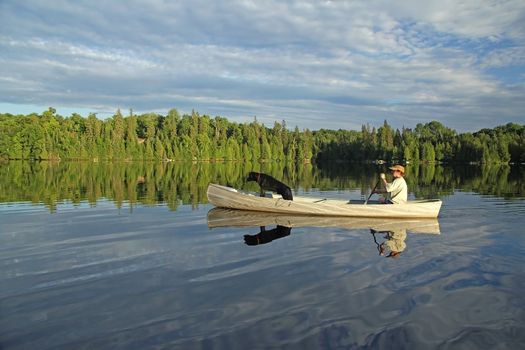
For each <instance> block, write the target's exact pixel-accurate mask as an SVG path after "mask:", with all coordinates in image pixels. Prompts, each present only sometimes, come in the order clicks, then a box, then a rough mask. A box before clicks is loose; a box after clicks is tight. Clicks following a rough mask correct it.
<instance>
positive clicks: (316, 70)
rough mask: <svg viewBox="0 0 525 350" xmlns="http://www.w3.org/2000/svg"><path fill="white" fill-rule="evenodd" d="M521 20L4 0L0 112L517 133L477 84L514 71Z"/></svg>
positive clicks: (493, 82)
mask: <svg viewBox="0 0 525 350" xmlns="http://www.w3.org/2000/svg"><path fill="white" fill-rule="evenodd" d="M102 7H103V8H104V11H100V8H102ZM523 9H524V5H522V4H521V3H520V2H513V1H506V2H497V3H496V2H491V1H486V2H479V1H477V2H472V1H470V2H468V1H467V2H457V1H446V2H443V1H439V2H438V1H427V2H416V1H402V2H394V3H392V2H386V1H384V2H374V3H372V4H370V3H369V2H354V1H351V2H350V1H331V2H318V1H261V2H259V1H257V2H254V1H231V2H228V3H223V2H210V1H204V0H196V1H192V2H186V1H177V2H168V3H165V2H163V1H160V0H159V1H147V2H143V1H130V2H127V3H126V5H123V4H122V3H118V4H117V3H111V2H110V3H104V5H103V6H102V3H100V2H98V1H91V2H68V1H65V2H61V3H57V2H47V1H25V2H16V1H14V0H5V1H3V2H2V3H0V32H1V33H2V34H1V36H0V52H2V55H0V64H1V66H0V76H2V77H3V79H1V80H0V96H3V101H0V102H11V103H15V104H16V103H20V104H23V103H28V101H30V102H31V103H35V104H36V103H41V104H43V105H55V106H57V107H58V106H61V105H64V104H67V105H68V106H71V107H74V106H78V107H79V108H80V107H83V108H89V107H90V106H93V108H95V106H96V108H108V109H110V110H111V109H112V107H113V109H116V108H117V107H120V108H128V107H132V108H134V109H136V110H137V109H140V110H143V111H151V110H161V109H163V108H166V109H167V108H170V107H177V108H179V109H182V110H184V109H185V110H186V111H189V110H191V109H192V108H195V109H197V110H199V111H201V112H202V113H208V114H212V115H216V114H221V113H225V114H224V115H225V116H227V117H232V118H244V117H246V116H253V115H257V116H258V118H260V119H261V120H262V119H264V118H268V119H270V118H275V119H277V120H280V119H287V120H289V125H295V124H297V125H300V126H302V127H310V128H316V127H321V126H322V127H331V126H333V127H334V128H337V127H344V125H352V126H355V125H357V124H359V123H360V122H371V123H376V122H378V123H379V122H382V120H383V119H388V120H389V121H392V122H393V123H394V124H397V125H403V124H404V125H407V126H410V125H411V124H412V122H424V121H429V120H431V119H435V118H438V119H440V120H442V121H443V122H444V123H445V124H447V125H450V126H452V127H455V125H458V127H462V128H466V127H468V121H469V120H472V119H473V118H477V119H478V120H479V119H481V120H486V122H487V123H489V124H488V125H486V126H491V125H494V124H498V123H503V122H507V121H509V120H512V121H518V122H523V120H524V116H523V113H522V111H523V110H524V109H523V107H524V106H523V102H521V99H519V98H518V97H519V96H520V95H523V92H524V91H523V90H524V86H523V84H521V85H520V84H516V82H515V81H513V83H512V84H509V83H508V82H507V81H506V80H505V79H504V77H498V76H497V75H495V74H493V73H491V74H490V75H489V74H488V73H487V69H489V68H495V67H496V68H501V67H503V68H505V67H508V66H511V65H512V66H518V67H522V68H523V66H524V65H525V62H524V56H525V55H524V53H523V52H524V46H525V40H524V37H525V33H524V30H523V26H522V25H520V23H523V20H524V19H525V18H524V17H525V15H524V10H523ZM522 72H523V71H522ZM522 74H523V73H522ZM521 79H522V81H523V75H521ZM28 91H30V92H31V94H30V95H31V96H28ZM488 100H490V101H491V104H490V105H489V106H487V104H486V103H485V101H488ZM498 118H500V119H498ZM459 119H461V123H464V124H461V126H459V125H460V122H459V121H458V120H459ZM349 120H351V122H349ZM478 120H476V122H475V123H474V122H473V123H472V125H476V127H477V126H478V125H479V121H478Z"/></svg>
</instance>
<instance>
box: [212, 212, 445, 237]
mask: <svg viewBox="0 0 525 350" xmlns="http://www.w3.org/2000/svg"><path fill="white" fill-rule="evenodd" d="M207 218H208V227H209V228H216V227H253V226H273V225H279V226H286V227H292V228H293V227H338V228H346V229H354V230H357V229H373V230H375V231H379V232H384V231H400V230H405V231H409V232H411V233H426V234H434V235H439V234H440V229H439V222H438V220H437V219H428V218H423V219H421V218H411V219H406V218H405V219H399V218H355V217H334V216H324V217H320V216H306V215H296V214H295V215H294V214H282V213H265V212H256V211H248V210H238V209H224V208H213V209H211V210H210V211H209V212H208V215H207Z"/></svg>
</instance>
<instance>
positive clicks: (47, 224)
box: [0, 162, 525, 349]
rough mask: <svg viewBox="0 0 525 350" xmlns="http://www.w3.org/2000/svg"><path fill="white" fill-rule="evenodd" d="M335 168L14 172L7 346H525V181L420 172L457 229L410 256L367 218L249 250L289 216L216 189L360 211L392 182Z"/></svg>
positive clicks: (0, 287) (20, 166)
mask: <svg viewBox="0 0 525 350" xmlns="http://www.w3.org/2000/svg"><path fill="white" fill-rule="evenodd" d="M334 168H336V169H335V170H334V169H321V170H320V169H316V168H315V167H312V166H304V167H299V168H296V167H293V166H287V167H283V166H279V165H269V164H266V165H263V166H262V169H261V166H260V165H255V164H254V165H252V164H248V165H243V164H222V165H220V164H219V165H214V164H188V165H183V164H154V163H149V164H148V163H147V164H93V163H64V162H62V163H60V164H52V163H22V162H10V163H3V164H0V203H1V204H0V348H1V349H88V348H89V349H120V348H122V349H148V348H170V349H171V348H181V349H253V348H255V349H257V348H293V349H294V348H297V349H318V348H326V349H328V348H330V349H337V348H343V349H353V348H385V349H390V348H392V349H402V348H404V349H423V348H424V349H428V348H440V349H441V348H444V349H448V348H450V349H518V348H523V345H524V344H525V294H524V293H525V292H524V291H525V274H524V272H523V269H524V266H525V254H524V253H525V230H524V226H525V200H524V199H525V191H524V186H525V169H523V168H521V169H520V168H509V167H503V168H500V167H492V168H487V167H486V168H476V167H468V168H459V169H451V168H443V167H428V166H427V167H421V168H415V167H413V168H411V169H409V175H408V177H407V179H408V182H409V186H410V189H411V194H410V195H411V197H417V198H431V197H440V198H441V199H442V200H443V207H442V211H441V214H440V217H439V219H438V222H437V225H438V227H439V231H440V234H437V233H436V232H435V226H432V225H431V226H432V227H433V229H432V230H428V231H432V232H426V233H425V232H420V233H412V232H411V230H408V234H407V235H406V237H402V238H401V239H398V241H397V244H398V245H401V246H403V248H402V249H403V250H402V253H401V254H400V255H399V256H397V257H395V258H391V257H387V255H388V254H385V255H379V253H378V245H377V244H380V243H383V242H392V241H395V237H394V239H393V238H392V236H391V234H389V233H384V232H383V233H381V232H379V233H375V235H373V234H372V233H371V231H370V229H369V227H368V226H367V225H368V223H365V224H363V223H362V222H358V221H355V220H351V219H349V220H348V221H344V220H343V221H341V220H335V219H334V220H333V221H331V222H326V221H322V220H319V222H316V223H315V225H314V224H312V223H311V222H309V223H308V222H306V223H305V222H302V223H301V222H298V223H297V222H296V223H294V227H293V228H291V229H286V228H285V229H283V228H282V227H279V228H277V227H276V226H275V223H273V224H272V225H270V224H268V225H267V226H266V227H265V229H266V231H265V232H263V234H260V235H259V236H257V237H259V238H262V239H266V240H268V242H267V243H266V244H259V245H248V244H245V240H244V235H246V234H249V235H255V234H258V233H260V232H261V227H260V226H258V225H259V224H260V223H258V221H257V220H259V221H260V220H263V221H264V220H266V221H268V220H270V223H272V221H271V220H272V218H271V217H270V218H268V217H265V218H261V217H248V218H241V220H240V221H239V220H238V218H237V217H235V216H228V215H226V216H224V213H223V214H220V215H219V220H217V215H215V214H216V211H215V212H214V211H212V212H210V210H211V209H212V206H211V205H209V204H207V203H206V195H205V193H206V186H207V184H208V183H209V182H219V183H222V184H230V185H234V186H236V187H240V188H245V189H251V190H256V189H257V188H256V187H255V186H253V184H246V183H245V182H244V176H245V175H246V173H247V172H248V171H250V170H263V171H265V172H268V173H271V174H273V175H274V176H276V177H279V178H281V179H284V180H285V181H286V182H287V183H289V184H291V186H292V187H293V188H294V191H295V193H299V194H304V193H308V194H313V195H320V196H326V197H340V198H353V199H359V198H364V197H366V195H367V194H368V192H367V191H369V189H370V187H371V186H373V185H374V183H375V181H376V175H377V173H378V172H379V171H382V170H383V169H381V168H375V167H363V166H361V165H355V166H353V167H348V168H344V167H342V166H336V167H334ZM357 169H359V170H357ZM209 212H210V213H209ZM221 215H222V219H221ZM248 219H249V220H252V221H251V223H248V222H246V220H248ZM292 219H293V218H292ZM243 220H244V221H243ZM275 222H277V221H275ZM239 223H240V224H244V225H248V226H245V227H239V226H235V225H237V224H239ZM225 224H226V225H228V226H220V225H225ZM217 225H219V226H220V227H214V228H210V227H209V226H217ZM250 225H253V226H250ZM381 225H383V226H381ZM389 225H393V226H396V225H398V226H399V225H401V226H403V225H404V223H403V222H397V221H395V222H391V223H386V224H385V223H381V222H375V221H373V220H372V221H371V222H370V224H369V226H370V227H376V226H381V227H383V228H384V227H387V228H388V227H390V226H389ZM392 230H394V229H392ZM416 231H417V230H416ZM423 231H425V230H423ZM392 232H393V231H392ZM247 239H248V242H253V239H251V240H250V237H248V238H247ZM272 239H273V240H272ZM376 242H377V244H376ZM387 246H388V245H387Z"/></svg>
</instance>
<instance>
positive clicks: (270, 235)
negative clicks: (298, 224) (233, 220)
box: [244, 225, 292, 245]
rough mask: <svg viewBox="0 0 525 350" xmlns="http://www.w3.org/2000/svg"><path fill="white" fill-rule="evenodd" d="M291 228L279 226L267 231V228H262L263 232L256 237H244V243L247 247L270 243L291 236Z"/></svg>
mask: <svg viewBox="0 0 525 350" xmlns="http://www.w3.org/2000/svg"><path fill="white" fill-rule="evenodd" d="M291 231H292V228H291V227H286V226H280V225H277V227H276V228H274V229H271V230H266V227H265V226H261V232H259V233H258V234H256V235H244V243H245V244H247V245H259V244H266V243H270V242H271V241H273V240H275V239H278V238H283V237H286V236H289V235H290V232H291Z"/></svg>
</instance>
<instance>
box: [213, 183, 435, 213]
mask: <svg viewBox="0 0 525 350" xmlns="http://www.w3.org/2000/svg"><path fill="white" fill-rule="evenodd" d="M207 196H208V201H209V202H210V203H211V204H213V205H215V206H216V207H219V208H229V209H242V210H252V211H262V212H269V213H286V214H299V215H315V216H348V217H375V218H436V217H437V216H438V215H439V210H440V209H441V201H440V200H439V199H427V200H415V201H408V202H407V203H403V204H380V203H378V202H368V204H364V201H346V200H341V199H331V198H316V197H309V196H294V199H293V201H291V200H286V199H283V198H282V197H280V196H274V197H271V198H270V197H260V196H256V195H254V194H251V193H246V192H242V191H238V190H236V189H235V188H231V187H227V186H222V185H217V184H210V185H209V186H208V191H207Z"/></svg>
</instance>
